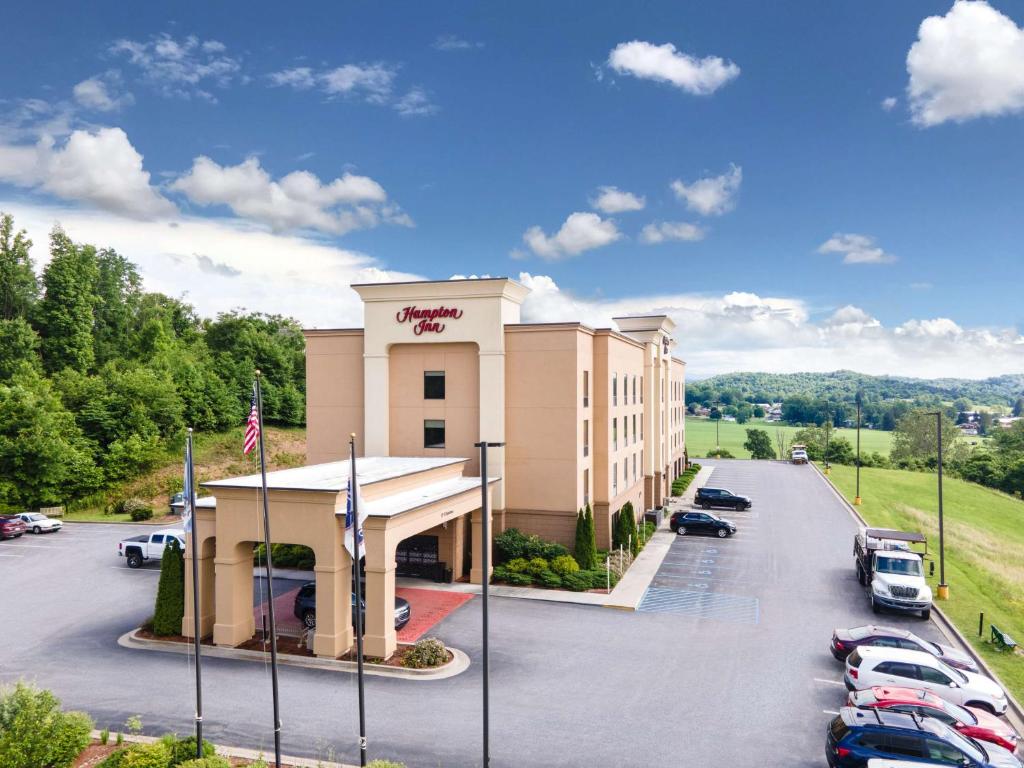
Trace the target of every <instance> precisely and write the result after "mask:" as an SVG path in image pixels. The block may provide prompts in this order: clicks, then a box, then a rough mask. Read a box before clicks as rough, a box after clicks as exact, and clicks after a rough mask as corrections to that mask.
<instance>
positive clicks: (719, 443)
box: [711, 400, 722, 451]
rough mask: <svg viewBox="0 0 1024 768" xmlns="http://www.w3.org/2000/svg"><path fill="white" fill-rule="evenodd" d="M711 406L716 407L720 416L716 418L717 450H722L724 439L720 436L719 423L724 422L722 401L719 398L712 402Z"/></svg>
mask: <svg viewBox="0 0 1024 768" xmlns="http://www.w3.org/2000/svg"><path fill="white" fill-rule="evenodd" d="M711 407H712V408H714V409H715V412H716V413H717V414H718V418H716V419H715V450H716V451H721V450H722V440H721V438H720V437H719V432H718V425H719V424H721V423H722V403H721V402H720V401H718V400H716V401H715V402H713V403H712V404H711Z"/></svg>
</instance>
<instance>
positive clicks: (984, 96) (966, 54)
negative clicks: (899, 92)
mask: <svg viewBox="0 0 1024 768" xmlns="http://www.w3.org/2000/svg"><path fill="white" fill-rule="evenodd" d="M907 72H908V73H909V75H910V81H909V83H908V84H907V95H908V98H909V101H910V111H911V114H912V115H913V120H914V122H915V123H917V124H918V125H922V126H931V125H938V124H939V123H944V122H946V121H947V120H953V121H955V122H963V121H965V120H970V119H972V118H976V117H981V116H997V115H1005V114H1010V113H1013V112H1020V111H1021V110H1024V29H1021V28H1020V27H1018V26H1017V25H1016V24H1015V23H1014V22H1013V20H1012V19H1010V18H1009V17H1008V16H1004V15H1003V14H1002V13H1000V12H999V11H997V10H996V9H995V8H993V7H992V6H990V5H989V4H988V3H986V2H973V1H970V0H957V2H955V3H954V4H953V7H952V8H951V9H950V10H949V11H948V12H947V13H946V15H945V16H929V17H928V18H926V19H925V20H924V21H922V22H921V26H920V28H919V29H918V32H917V41H916V42H915V43H914V44H913V45H912V46H911V47H910V51H909V52H908V53H907Z"/></svg>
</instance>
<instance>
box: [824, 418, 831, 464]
mask: <svg viewBox="0 0 1024 768" xmlns="http://www.w3.org/2000/svg"><path fill="white" fill-rule="evenodd" d="M831 434H832V417H831V416H829V418H828V421H826V422H825V474H826V475H830V474H832V467H831V466H830V465H829V463H828V439H829V436H830V435H831Z"/></svg>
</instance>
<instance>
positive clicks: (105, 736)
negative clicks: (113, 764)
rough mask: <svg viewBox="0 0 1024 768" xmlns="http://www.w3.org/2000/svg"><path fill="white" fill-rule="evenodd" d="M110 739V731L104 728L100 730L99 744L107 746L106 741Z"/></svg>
mask: <svg viewBox="0 0 1024 768" xmlns="http://www.w3.org/2000/svg"><path fill="white" fill-rule="evenodd" d="M108 741H110V731H109V730H108V729H106V728H104V729H103V730H102V731H100V744H102V745H103V746H107V742H108Z"/></svg>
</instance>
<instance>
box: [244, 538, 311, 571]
mask: <svg viewBox="0 0 1024 768" xmlns="http://www.w3.org/2000/svg"><path fill="white" fill-rule="evenodd" d="M270 553H271V554H272V555H273V556H274V567H275V568H300V569H302V570H306V571H308V570H312V568H313V567H314V566H315V565H316V555H314V554H313V550H312V549H310V548H309V547H307V546H304V545H302V544H273V545H271V548H270ZM252 561H253V565H266V561H267V547H266V545H265V544H259V545H257V546H256V548H255V549H254V550H253V553H252Z"/></svg>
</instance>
